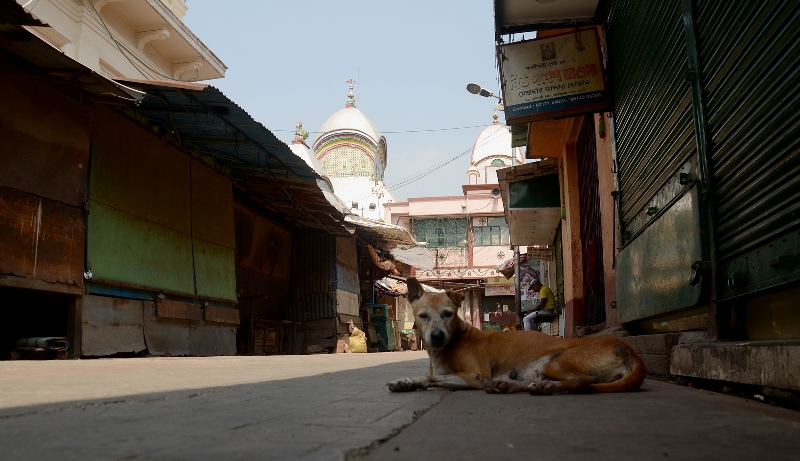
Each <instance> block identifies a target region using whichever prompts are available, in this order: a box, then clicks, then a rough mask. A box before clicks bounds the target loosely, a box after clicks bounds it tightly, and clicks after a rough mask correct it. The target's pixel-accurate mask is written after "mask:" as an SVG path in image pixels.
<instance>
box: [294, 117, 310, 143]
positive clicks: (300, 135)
mask: <svg viewBox="0 0 800 461" xmlns="http://www.w3.org/2000/svg"><path fill="white" fill-rule="evenodd" d="M307 138H308V131H306V130H305V128H303V122H297V125H295V127H294V140H293V141H292V144H305V143H306V139H307Z"/></svg>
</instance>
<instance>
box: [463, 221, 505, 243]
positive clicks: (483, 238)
mask: <svg viewBox="0 0 800 461" xmlns="http://www.w3.org/2000/svg"><path fill="white" fill-rule="evenodd" d="M486 224H487V225H486V226H473V227H472V244H473V245H475V246H497V245H509V244H510V243H511V238H510V237H509V233H508V225H507V224H506V220H505V218H489V219H488V220H487V221H486Z"/></svg>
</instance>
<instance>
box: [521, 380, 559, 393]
mask: <svg viewBox="0 0 800 461" xmlns="http://www.w3.org/2000/svg"><path fill="white" fill-rule="evenodd" d="M527 389H528V393H529V394H531V395H548V394H553V393H554V392H555V391H556V383H555V381H550V380H549V379H546V380H544V381H537V382H533V383H530V384H529V385H528V388H527Z"/></svg>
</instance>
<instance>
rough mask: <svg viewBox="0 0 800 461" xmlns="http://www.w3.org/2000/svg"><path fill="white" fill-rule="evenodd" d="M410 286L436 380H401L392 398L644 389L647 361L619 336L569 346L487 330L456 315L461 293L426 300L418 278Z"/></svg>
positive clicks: (392, 386) (530, 334)
mask: <svg viewBox="0 0 800 461" xmlns="http://www.w3.org/2000/svg"><path fill="white" fill-rule="evenodd" d="M407 283H408V300H409V302H411V304H412V306H413V308H414V317H415V319H416V323H417V328H418V333H419V334H421V335H422V337H423V338H424V340H425V345H426V348H427V350H428V356H429V357H430V360H431V364H430V375H429V376H421V377H417V378H401V379H397V380H394V381H392V382H390V383H389V389H390V390H391V391H393V392H405V391H414V390H417V389H427V388H428V387H445V388H449V389H484V390H486V392H490V393H499V394H505V393H510V392H522V391H527V392H529V393H531V394H553V393H563V392H620V391H632V390H636V389H638V388H639V386H641V385H642V381H643V380H644V375H645V366H644V363H643V362H642V359H641V358H639V356H638V355H636V353H635V352H634V351H633V349H631V348H630V346H628V345H627V344H625V343H624V342H623V341H621V340H620V339H619V338H617V337H615V336H598V337H593V338H577V339H564V338H556V337H553V336H549V335H546V334H544V333H539V332H536V331H508V332H498V331H481V330H478V329H476V328H474V327H472V326H471V325H469V324H467V323H466V322H464V321H463V320H462V319H461V318H460V317H459V316H458V315H457V311H458V308H459V306H461V302H462V301H463V300H464V296H463V295H462V294H460V293H454V292H451V291H447V292H445V293H426V292H425V291H424V290H423V289H422V285H420V283H419V282H418V281H417V279H415V278H409V279H408V281H407Z"/></svg>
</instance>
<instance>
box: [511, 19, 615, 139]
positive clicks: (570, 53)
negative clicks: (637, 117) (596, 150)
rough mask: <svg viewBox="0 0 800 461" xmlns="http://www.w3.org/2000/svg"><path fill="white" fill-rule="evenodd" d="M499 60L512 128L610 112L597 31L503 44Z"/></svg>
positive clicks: (582, 30) (586, 30)
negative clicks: (550, 120) (528, 123)
mask: <svg viewBox="0 0 800 461" xmlns="http://www.w3.org/2000/svg"><path fill="white" fill-rule="evenodd" d="M497 55H498V60H499V62H500V76H501V79H502V82H503V103H504V105H505V111H506V123H508V124H509V125H514V124H518V123H527V122H535V121H538V120H548V119H552V118H556V117H559V118H560V117H570V116H574V115H580V114H587V113H592V112H602V111H605V110H607V109H608V97H607V92H606V84H605V76H604V73H603V57H602V54H601V52H600V38H599V37H598V35H597V30H596V29H595V28H588V29H581V30H576V31H573V32H568V33H566V34H561V35H553V36H550V37H546V38H537V39H534V40H523V41H520V42H514V43H509V44H507V45H500V46H498V47H497Z"/></svg>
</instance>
